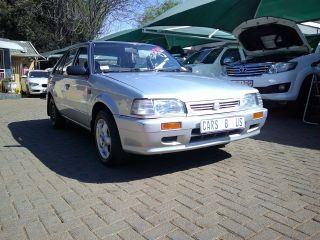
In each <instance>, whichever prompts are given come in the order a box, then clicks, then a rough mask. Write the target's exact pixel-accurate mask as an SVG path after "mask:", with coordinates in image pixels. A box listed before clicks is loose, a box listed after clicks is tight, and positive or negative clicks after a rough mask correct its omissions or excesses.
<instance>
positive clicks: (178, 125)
mask: <svg viewBox="0 0 320 240" xmlns="http://www.w3.org/2000/svg"><path fill="white" fill-rule="evenodd" d="M180 128H181V122H168V123H161V130H175V129H180Z"/></svg>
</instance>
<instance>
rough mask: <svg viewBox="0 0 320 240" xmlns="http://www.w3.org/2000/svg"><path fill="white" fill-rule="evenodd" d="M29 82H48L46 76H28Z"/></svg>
mask: <svg viewBox="0 0 320 240" xmlns="http://www.w3.org/2000/svg"><path fill="white" fill-rule="evenodd" d="M29 82H34V83H40V84H45V83H47V82H48V78H29Z"/></svg>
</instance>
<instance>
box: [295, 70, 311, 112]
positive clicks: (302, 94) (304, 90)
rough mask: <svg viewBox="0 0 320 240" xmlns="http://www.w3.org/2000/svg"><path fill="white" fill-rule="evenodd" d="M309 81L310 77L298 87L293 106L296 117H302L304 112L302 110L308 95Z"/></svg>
mask: <svg viewBox="0 0 320 240" xmlns="http://www.w3.org/2000/svg"><path fill="white" fill-rule="evenodd" d="M311 81H312V75H310V76H308V77H306V79H305V80H304V81H303V83H302V85H301V87H300V91H299V95H298V98H297V100H296V101H295V104H294V105H295V107H296V113H297V116H298V117H302V116H303V112H304V109H305V106H306V103H307V98H308V95H309V90H310V84H311Z"/></svg>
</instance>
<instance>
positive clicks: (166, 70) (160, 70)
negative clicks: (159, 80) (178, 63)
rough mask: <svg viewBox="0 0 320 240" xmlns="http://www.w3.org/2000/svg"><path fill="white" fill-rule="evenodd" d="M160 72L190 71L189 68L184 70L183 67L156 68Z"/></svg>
mask: <svg viewBox="0 0 320 240" xmlns="http://www.w3.org/2000/svg"><path fill="white" fill-rule="evenodd" d="M155 70H156V71H158V72H189V71H188V70H187V69H186V70H184V69H182V68H163V69H155Z"/></svg>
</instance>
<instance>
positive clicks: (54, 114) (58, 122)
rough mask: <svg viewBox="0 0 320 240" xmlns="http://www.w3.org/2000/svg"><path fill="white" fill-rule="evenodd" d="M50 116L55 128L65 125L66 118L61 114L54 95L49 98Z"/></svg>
mask: <svg viewBox="0 0 320 240" xmlns="http://www.w3.org/2000/svg"><path fill="white" fill-rule="evenodd" d="M49 116H50V120H51V124H52V126H53V127H54V128H62V127H64V126H65V123H66V120H65V118H64V117H62V116H61V114H60V112H59V110H58V109H57V107H56V104H55V102H54V100H53V98H52V97H51V98H50V100H49Z"/></svg>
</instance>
